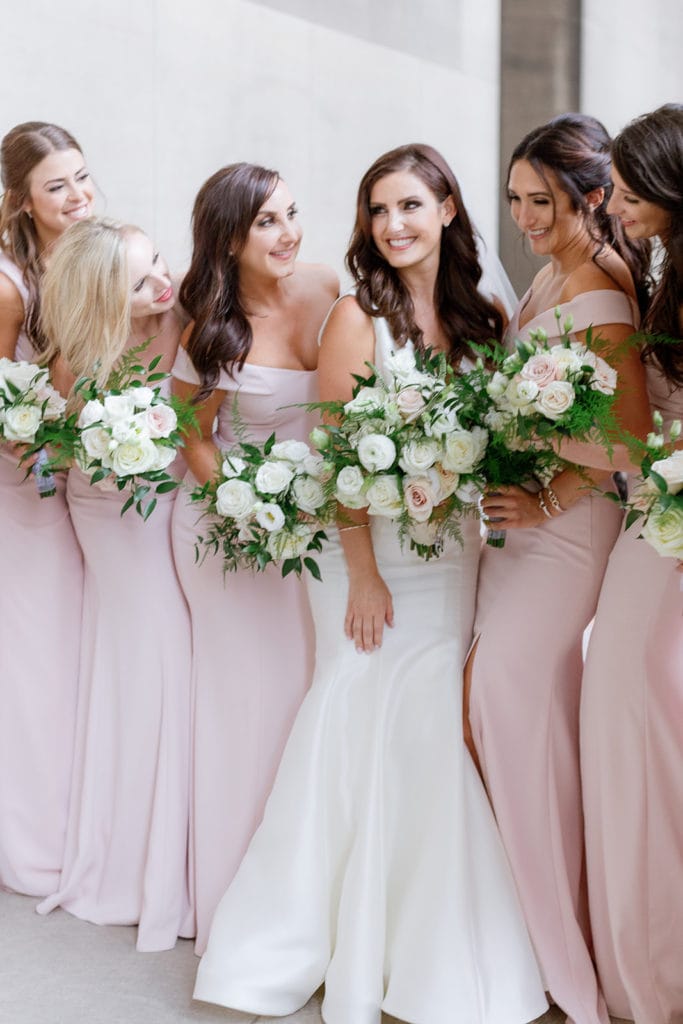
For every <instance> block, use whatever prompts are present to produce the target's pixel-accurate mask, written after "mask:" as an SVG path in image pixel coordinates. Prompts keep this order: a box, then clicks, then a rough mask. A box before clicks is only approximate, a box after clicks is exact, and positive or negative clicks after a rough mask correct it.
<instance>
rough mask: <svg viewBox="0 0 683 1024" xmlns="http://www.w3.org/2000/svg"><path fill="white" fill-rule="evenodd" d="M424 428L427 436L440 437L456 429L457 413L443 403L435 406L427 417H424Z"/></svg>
mask: <svg viewBox="0 0 683 1024" xmlns="http://www.w3.org/2000/svg"><path fill="white" fill-rule="evenodd" d="M423 422H424V425H425V426H424V430H425V434H427V436H428V437H436V438H442V437H443V436H444V435H445V434H450V433H451V432H452V431H453V430H458V429H459V427H460V424H459V423H458V414H457V412H456V410H455V409H454V408H447V407H446V406H444V405H439V406H435V407H434V409H433V410H432V412H431V413H430V415H429V417H426V418H425V421H423Z"/></svg>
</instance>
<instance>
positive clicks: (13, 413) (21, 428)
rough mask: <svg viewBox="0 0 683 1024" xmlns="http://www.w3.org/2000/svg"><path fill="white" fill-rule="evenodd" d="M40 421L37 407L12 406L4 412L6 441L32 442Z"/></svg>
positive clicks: (40, 417)
mask: <svg viewBox="0 0 683 1024" xmlns="http://www.w3.org/2000/svg"><path fill="white" fill-rule="evenodd" d="M41 420H42V416H41V412H40V409H39V408H38V406H37V405H14V406H11V407H10V408H9V409H6V410H5V424H4V428H3V432H4V435H5V440H6V441H34V440H35V436H36V432H37V430H38V428H39V427H40V424H41Z"/></svg>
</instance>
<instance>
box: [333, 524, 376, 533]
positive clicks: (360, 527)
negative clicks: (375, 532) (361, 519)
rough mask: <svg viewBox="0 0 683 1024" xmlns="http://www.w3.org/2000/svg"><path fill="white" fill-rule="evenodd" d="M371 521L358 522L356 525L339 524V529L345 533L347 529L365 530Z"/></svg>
mask: <svg viewBox="0 0 683 1024" xmlns="http://www.w3.org/2000/svg"><path fill="white" fill-rule="evenodd" d="M369 525H370V523H356V524H355V525H354V526H338V527H337V529H338V530H339V532H340V533H344V531H345V530H364V529H365V527H366V526H369Z"/></svg>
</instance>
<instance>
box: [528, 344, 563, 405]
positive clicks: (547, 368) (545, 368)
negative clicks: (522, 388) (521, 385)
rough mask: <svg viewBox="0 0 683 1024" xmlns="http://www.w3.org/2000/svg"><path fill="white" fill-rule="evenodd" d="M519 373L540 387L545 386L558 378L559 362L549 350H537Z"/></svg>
mask: <svg viewBox="0 0 683 1024" xmlns="http://www.w3.org/2000/svg"><path fill="white" fill-rule="evenodd" d="M519 373H520V376H521V377H523V378H524V380H532V381H533V382H534V383H535V384H537V385H538V387H539V388H543V387H545V386H546V384H550V381H551V380H555V379H556V377H557V364H556V363H555V360H554V359H553V357H552V356H551V355H550V353H549V352H537V353H536V354H535V355H533V356H531V358H530V359H527V361H526V363H525V364H524V366H523V367H522V369H521V370H520V371H519ZM534 397H536V396H534Z"/></svg>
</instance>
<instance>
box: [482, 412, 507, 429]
mask: <svg viewBox="0 0 683 1024" xmlns="http://www.w3.org/2000/svg"><path fill="white" fill-rule="evenodd" d="M511 419H512V414H511V413H510V412H507V411H506V410H504V409H489V411H488V412H487V413H486V415H485V416H484V423H485V424H486V426H487V427H488V428H489V430H492V431H494V433H501V432H502V431H504V430H505V429H506V427H507V425H508V424H509V422H510V420H511Z"/></svg>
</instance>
